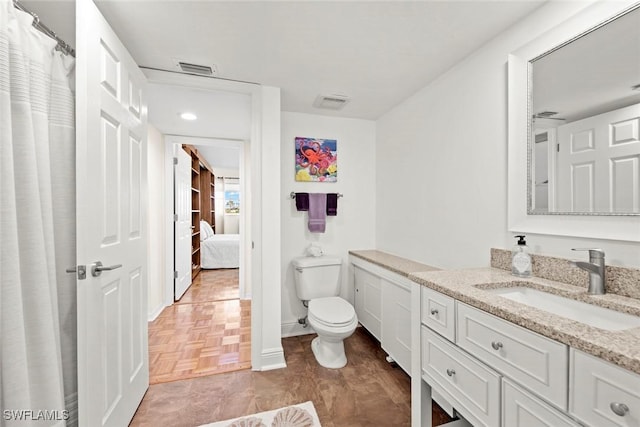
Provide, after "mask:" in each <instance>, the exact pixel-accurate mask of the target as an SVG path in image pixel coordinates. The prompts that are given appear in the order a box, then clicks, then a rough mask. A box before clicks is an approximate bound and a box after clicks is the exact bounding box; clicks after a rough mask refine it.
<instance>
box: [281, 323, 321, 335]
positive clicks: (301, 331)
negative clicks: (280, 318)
mask: <svg viewBox="0 0 640 427" xmlns="http://www.w3.org/2000/svg"><path fill="white" fill-rule="evenodd" d="M281 330H282V338H287V337H298V336H300V335H310V334H315V333H316V331H314V330H313V328H312V327H311V325H309V324H308V323H307V327H306V328H305V327H303V326H302V325H301V324H300V323H298V322H286V323H283V324H282V325H281Z"/></svg>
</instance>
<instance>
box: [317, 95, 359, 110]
mask: <svg viewBox="0 0 640 427" xmlns="http://www.w3.org/2000/svg"><path fill="white" fill-rule="evenodd" d="M349 101H350V99H349V97H348V96H346V95H318V97H317V98H316V100H315V101H314V102H313V106H314V107H316V108H324V109H325V110H341V109H342V108H343V107H344V106H345V105H347V103H348V102H349Z"/></svg>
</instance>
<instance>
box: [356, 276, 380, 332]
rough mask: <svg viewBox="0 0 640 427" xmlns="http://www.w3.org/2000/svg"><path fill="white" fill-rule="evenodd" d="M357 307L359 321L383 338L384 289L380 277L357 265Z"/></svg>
mask: <svg viewBox="0 0 640 427" xmlns="http://www.w3.org/2000/svg"><path fill="white" fill-rule="evenodd" d="M354 272H355V287H356V297H355V303H356V304H355V309H356V315H357V316H358V321H359V322H360V324H362V326H364V327H365V328H367V330H368V331H369V332H371V334H372V335H373V336H374V337H376V338H377V339H378V340H380V339H381V326H382V289H381V285H380V278H379V277H378V276H376V275H374V274H371V273H369V272H368V271H365V270H363V269H361V268H358V267H355V268H354Z"/></svg>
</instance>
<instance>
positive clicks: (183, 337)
mask: <svg viewBox="0 0 640 427" xmlns="http://www.w3.org/2000/svg"><path fill="white" fill-rule="evenodd" d="M235 96H236V99H230V95H229V94H228V93H222V94H220V93H217V92H215V91H211V90H196V89H193V88H181V87H166V86H165V85H154V84H151V85H150V102H149V115H150V117H151V120H150V123H151V125H152V126H154V127H155V128H156V129H157V130H158V132H159V133H160V134H161V135H162V140H163V142H164V146H165V163H167V162H166V160H167V159H169V160H170V161H169V162H168V163H169V164H170V168H168V169H166V170H165V178H166V179H165V183H166V184H165V187H166V189H165V196H166V199H167V203H165V206H166V217H167V218H171V219H172V221H171V227H172V230H171V232H170V233H171V236H172V237H173V239H172V240H173V242H172V245H171V248H170V249H172V253H171V254H170V255H168V256H167V264H171V265H172V270H173V272H174V273H173V274H171V277H170V279H172V280H167V286H165V289H164V294H165V306H166V307H164V309H163V310H162V312H161V313H160V314H159V315H158V316H157V318H155V319H154V320H153V321H152V322H151V323H150V324H149V361H150V367H149V370H150V383H151V384H154V383H159V382H166V381H173V380H179V379H186V378H194V377H199V376H205V375H212V374H216V373H222V372H229V371H234V370H240V369H247V368H250V367H251V300H250V297H251V295H250V286H247V285H248V284H247V281H245V274H244V273H245V271H244V270H245V265H244V262H245V257H244V256H243V254H244V250H245V249H246V248H245V243H244V239H243V237H244V233H245V230H246V228H245V224H246V221H247V220H248V218H249V215H248V212H245V210H246V209H243V208H244V207H245V206H243V202H244V201H245V199H246V198H247V196H248V193H249V190H250V189H249V188H248V185H247V183H246V181H247V180H246V179H245V176H246V170H245V169H246V168H245V161H246V160H247V159H248V158H249V157H248V156H247V155H246V153H245V147H246V145H247V144H246V143H245V140H244V139H243V138H245V137H248V134H249V132H250V117H251V116H250V114H251V110H250V108H251V104H250V98H249V97H248V96H246V95H244V96H243V95H235ZM238 97H239V99H237V98H238ZM222 104H226V105H225V106H224V109H225V113H226V114H227V117H225V116H224V115H222V114H221V113H220V110H221V109H222V108H223V105H222ZM243 107H244V108H243ZM154 109H157V111H155V112H154ZM182 112H190V113H193V114H194V115H196V116H197V121H200V120H203V121H204V122H205V123H204V125H200V124H199V123H188V122H187V123H182V122H181V120H182V119H181V118H180V117H179V114H181V113H182ZM229 116H231V117H229ZM232 120H235V122H236V124H235V127H234V128H232V129H229V128H228V123H230V121H232ZM172 121H173V122H174V125H173V127H172V125H171V123H172ZM220 123H223V124H227V128H226V129H225V125H220ZM202 134H205V135H206V134H209V135H225V136H226V135H229V136H235V138H230V137H226V138H219V137H201V136H194V135H202ZM169 199H170V201H171V203H169Z"/></svg>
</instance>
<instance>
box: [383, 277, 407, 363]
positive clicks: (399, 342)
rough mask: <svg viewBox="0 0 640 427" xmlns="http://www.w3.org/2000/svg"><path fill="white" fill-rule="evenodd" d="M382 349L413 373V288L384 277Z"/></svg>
mask: <svg viewBox="0 0 640 427" xmlns="http://www.w3.org/2000/svg"><path fill="white" fill-rule="evenodd" d="M382 320H383V322H382V340H381V342H382V349H383V350H384V351H386V352H387V354H389V356H391V357H392V358H393V359H394V360H395V361H396V363H398V365H399V366H400V367H401V368H402V369H404V371H405V372H406V373H408V374H409V375H411V289H409V288H408V287H405V286H402V285H398V284H395V283H392V282H390V281H388V280H385V279H382Z"/></svg>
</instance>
